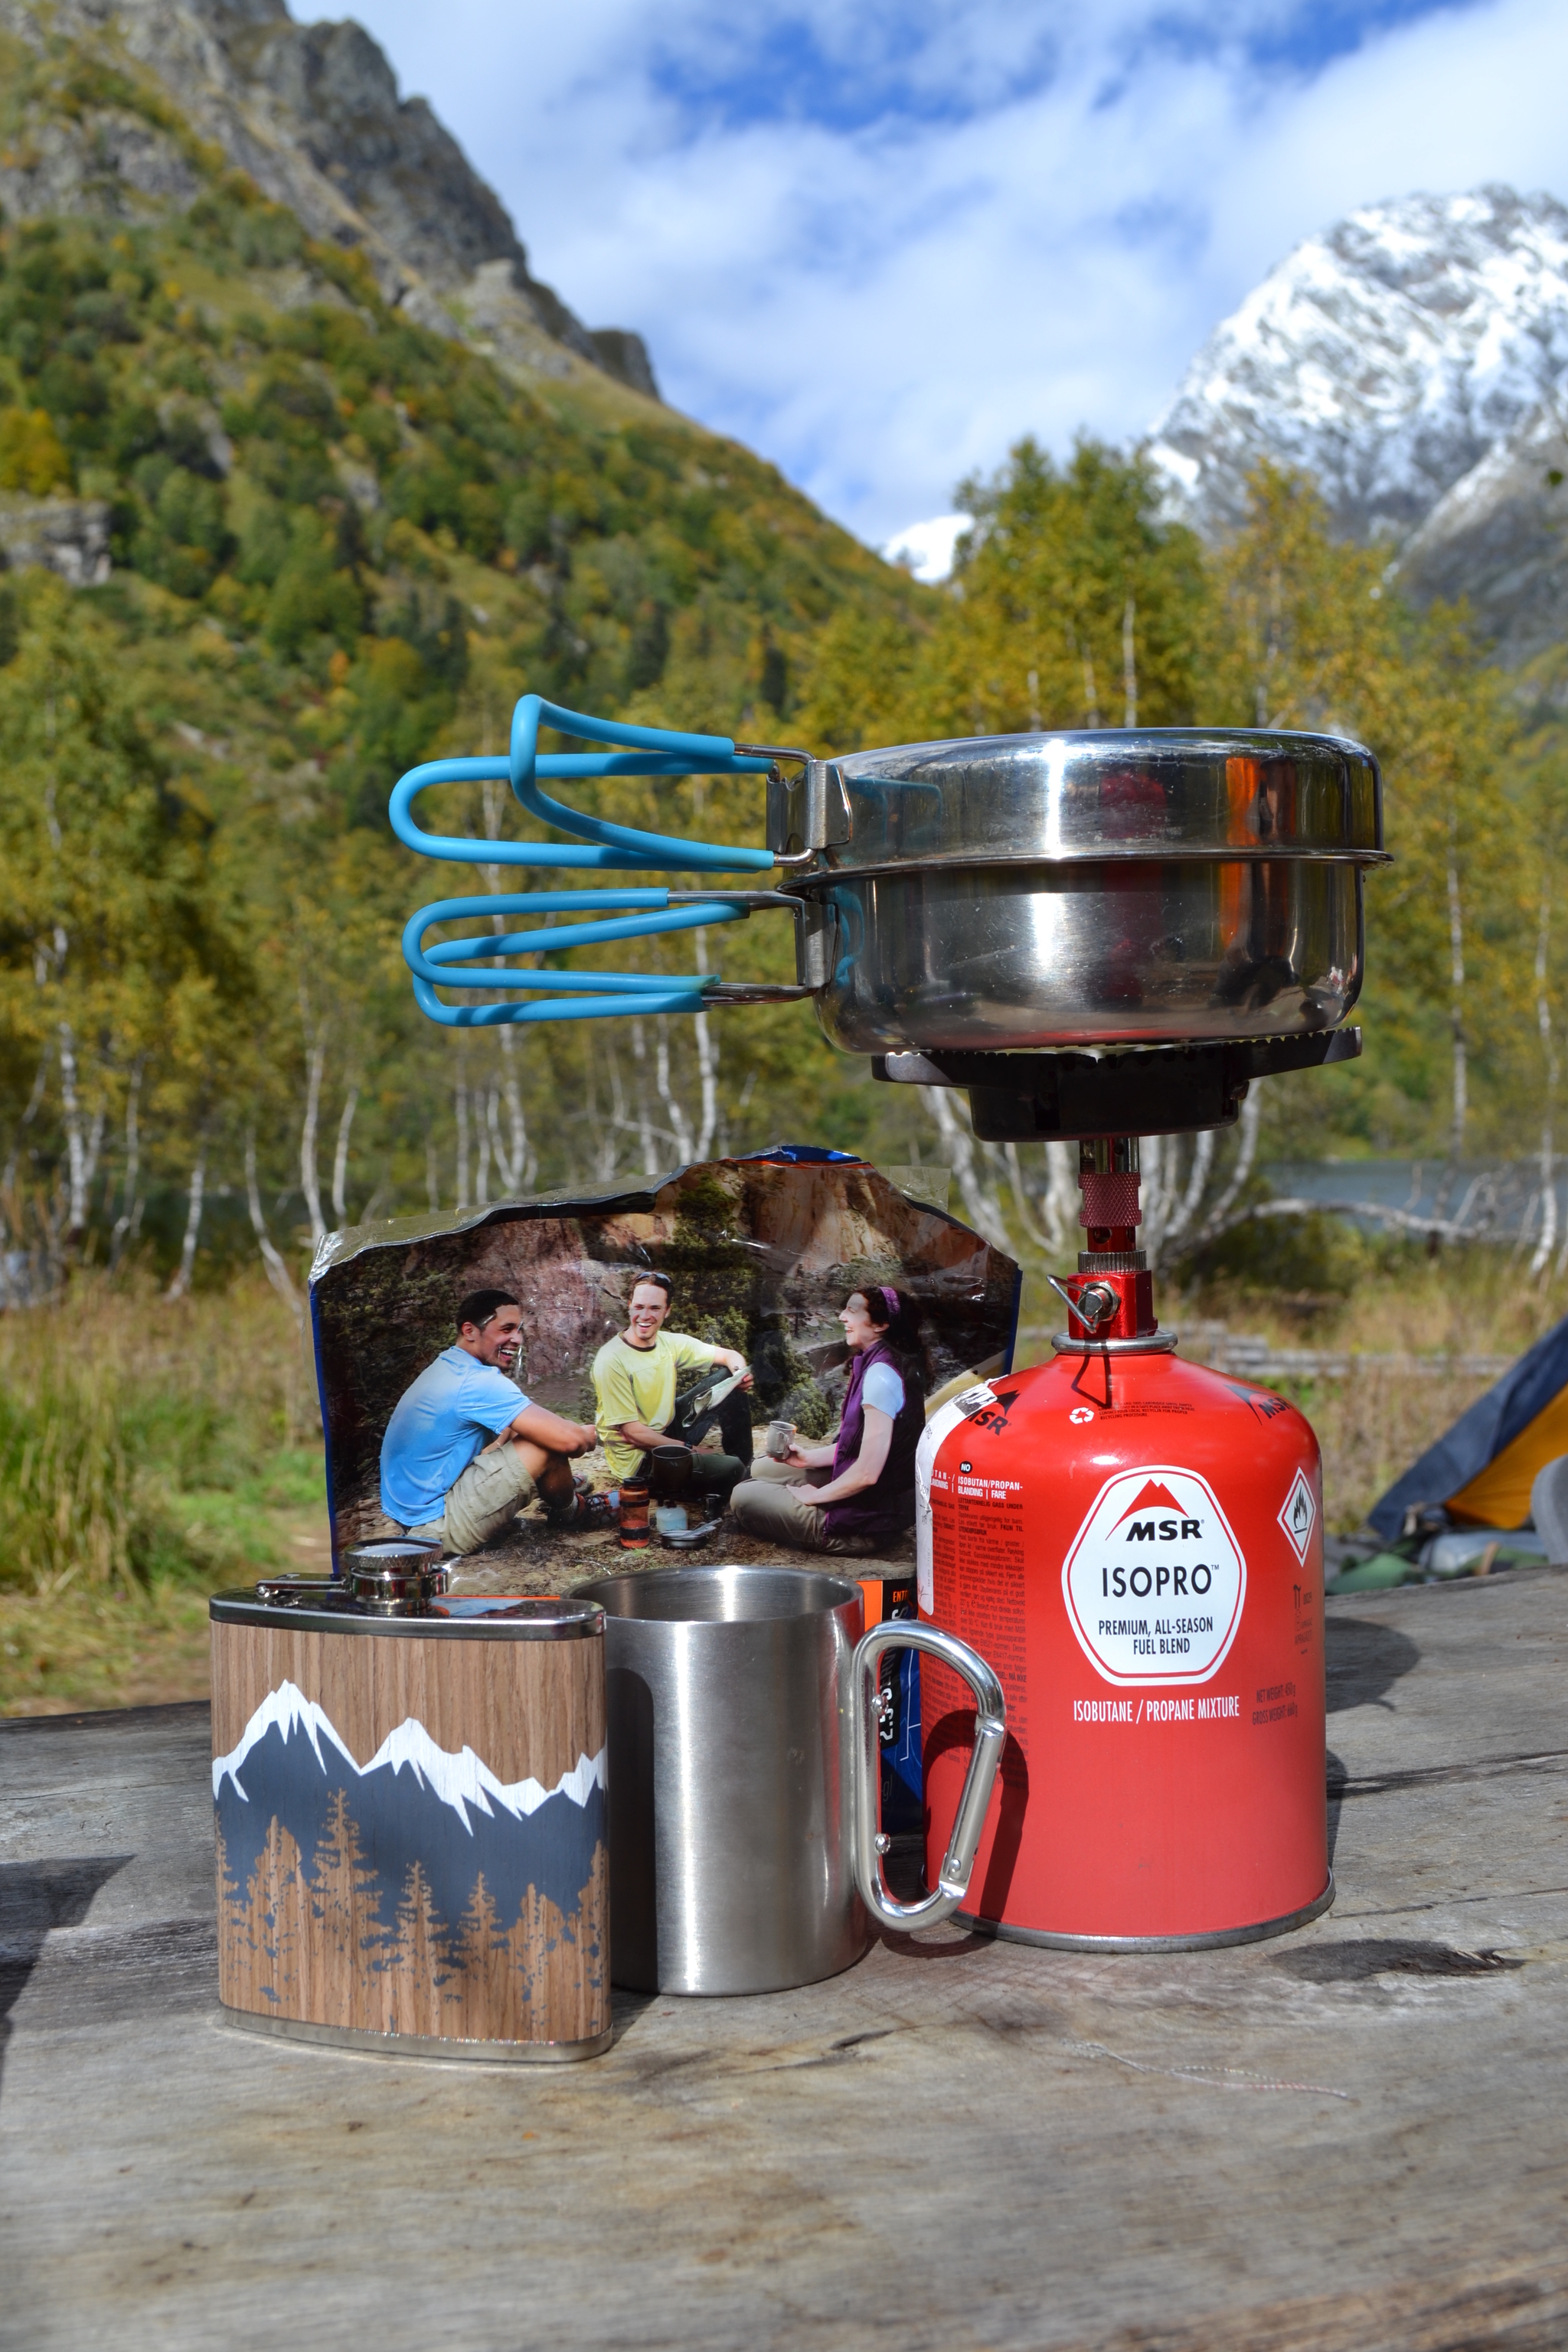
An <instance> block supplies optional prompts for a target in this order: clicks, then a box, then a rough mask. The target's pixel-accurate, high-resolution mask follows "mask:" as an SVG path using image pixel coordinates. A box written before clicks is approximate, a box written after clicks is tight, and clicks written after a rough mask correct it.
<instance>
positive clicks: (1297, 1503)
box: [1279, 1470, 1318, 1562]
mask: <svg viewBox="0 0 1568 2352" xmlns="http://www.w3.org/2000/svg"><path fill="white" fill-rule="evenodd" d="M1279 1524H1280V1526H1281V1527H1282V1528H1284V1530H1285V1538H1286V1541H1287V1542H1288V1543H1289V1547H1290V1549H1291V1550H1292V1551H1293V1552H1294V1553H1295V1555H1296V1557H1297V1559H1299V1560H1301V1561H1302V1562H1305V1560H1306V1557H1307V1546H1308V1545H1309V1544H1310V1542H1311V1540H1312V1529H1313V1528H1315V1527H1316V1526H1317V1524H1318V1498H1317V1496H1315V1495H1314V1494H1313V1492H1312V1489H1311V1486H1310V1484H1309V1482H1308V1478H1307V1474H1306V1472H1305V1471H1304V1470H1298V1471H1297V1473H1296V1475H1295V1476H1294V1478H1292V1479H1291V1481H1290V1491H1289V1494H1288V1495H1287V1496H1286V1497H1285V1500H1284V1501H1283V1502H1282V1503H1281V1504H1280V1506H1279Z"/></svg>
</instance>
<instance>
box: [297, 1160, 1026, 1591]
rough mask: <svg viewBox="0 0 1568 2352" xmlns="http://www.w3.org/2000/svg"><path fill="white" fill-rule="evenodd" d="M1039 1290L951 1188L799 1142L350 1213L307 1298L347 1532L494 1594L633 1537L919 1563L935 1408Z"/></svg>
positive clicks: (702, 1551) (1006, 1355) (640, 1541)
mask: <svg viewBox="0 0 1568 2352" xmlns="http://www.w3.org/2000/svg"><path fill="white" fill-rule="evenodd" d="M904 1173H905V1171H900V1175H903V1174H904ZM911 1174H912V1171H911ZM906 1181H910V1180H909V1179H906ZM916 1181H918V1180H916ZM1017 1293H1018V1270H1017V1268H1016V1265H1015V1264H1014V1262H1013V1261H1012V1259H1011V1258H1009V1257H1007V1256H1005V1255H1004V1254H1003V1253H1002V1252H1001V1251H999V1250H997V1249H995V1248H994V1247H993V1246H992V1245H991V1244H989V1243H987V1242H986V1241H985V1240H984V1238H983V1237H982V1236H981V1235H980V1234H976V1233H974V1232H973V1231H972V1230H971V1228H970V1227H968V1226H967V1225H964V1224H963V1223H961V1222H960V1221H959V1220H958V1219H956V1218H955V1217H952V1216H950V1215H949V1214H948V1213H947V1212H946V1210H945V1208H943V1207H942V1206H939V1205H938V1204H937V1203H936V1202H935V1201H933V1200H931V1199H928V1198H921V1197H918V1195H917V1194H916V1192H914V1190H913V1189H912V1187H911V1189H909V1190H906V1189H902V1188H901V1187H900V1184H898V1183H895V1182H894V1181H891V1180H890V1179H889V1176H887V1175H885V1174H883V1173H881V1172H880V1171H878V1170H877V1169H875V1168H873V1167H872V1166H870V1165H869V1164H868V1163H867V1162H865V1161H862V1160H854V1159H851V1158H847V1157H846V1156H843V1155H838V1154H831V1153H827V1152H824V1151H816V1150H805V1148H800V1149H793V1148H790V1147H784V1146H781V1147H778V1148H777V1149H776V1150H774V1151H773V1152H772V1153H768V1154H763V1155H759V1156H757V1157H755V1158H750V1159H743V1160H714V1161H709V1162H705V1163H703V1164H701V1165H700V1166H695V1167H687V1168H682V1169H679V1170H676V1171H671V1173H669V1174H668V1176H653V1177H650V1178H647V1179H646V1180H644V1181H642V1182H641V1183H639V1184H637V1185H636V1186H635V1187H634V1186H630V1185H626V1184H623V1185H621V1186H618V1187H617V1188H616V1189H615V1190H614V1191H613V1192H604V1193H598V1194H595V1193H591V1192H590V1193H582V1192H579V1193H577V1194H574V1195H572V1196H566V1195H561V1194H557V1195H552V1196H546V1197H543V1198H540V1199H536V1200H532V1201H514V1202H504V1203H502V1204H500V1205H499V1206H494V1207H491V1208H489V1209H485V1210H481V1211H479V1212H477V1213H473V1214H470V1215H467V1216H464V1217H463V1218H461V1219H456V1218H446V1219H439V1218H427V1219H423V1220H414V1219H409V1220H405V1221H403V1222H402V1223H399V1224H396V1225H387V1224H383V1225H376V1226H369V1227H362V1228H360V1229H359V1230H358V1231H357V1232H350V1233H347V1234H339V1235H333V1236H331V1239H330V1240H329V1242H328V1244H326V1246H325V1248H324V1249H323V1252H322V1254H321V1258H320V1259H319V1260H318V1264H317V1266H316V1269H315V1272H314V1275H313V1277H312V1282H311V1320H312V1328H313V1334H314V1342H315V1350H316V1363H317V1371H318V1377H319V1380H320V1383H321V1418H322V1423H323V1426H324V1428H325V1430H326V1433H327V1458H328V1484H329V1496H330V1507H331V1525H332V1540H333V1549H334V1554H335V1555H336V1556H340V1557H341V1555H342V1552H343V1551H344V1550H345V1549H350V1548H352V1547H353V1546H355V1545H359V1544H364V1543H372V1542H377V1541H383V1542H384V1541H388V1540H394V1539H396V1538H402V1537H413V1538H416V1539H418V1540H420V1541H423V1542H427V1543H429V1544H431V1545H434V1546H438V1547H439V1549H440V1551H441V1553H442V1555H443V1556H444V1557H445V1558H446V1559H448V1560H449V1561H450V1562H451V1563H452V1578H453V1589H454V1591H470V1592H486V1591H491V1592H500V1591H516V1592H529V1591H557V1590H559V1589H560V1587H561V1585H562V1584H563V1581H566V1580H569V1579H570V1578H571V1577H573V1576H583V1575H588V1574H592V1573H594V1572H595V1570H599V1569H612V1568H619V1567H623V1566H628V1565H631V1566H635V1565H636V1564H637V1560H636V1558H635V1555H637V1554H638V1553H644V1554H646V1555H647V1565H648V1566H655V1565H658V1566H669V1565H671V1564H673V1562H674V1561H675V1559H678V1558H679V1557H680V1556H681V1555H683V1554H689V1555H690V1556H692V1557H693V1558H695V1559H705V1560H717V1559H741V1560H744V1559H781V1558H804V1557H807V1556H811V1555H817V1556H820V1557H822V1558H824V1559H858V1560H868V1561H871V1562H872V1563H878V1562H881V1563H885V1564H888V1565H889V1566H890V1567H891V1568H893V1569H894V1570H896V1569H897V1568H898V1567H899V1566H900V1564H902V1563H904V1562H906V1561H907V1560H908V1559H911V1558H912V1528H913V1523H914V1454H915V1447H916V1445H917V1444H918V1443H919V1439H920V1435H921V1430H922V1429H923V1427H924V1425H925V1419H926V1415H927V1413H928V1412H930V1411H931V1409H932V1407H933V1405H934V1404H936V1403H939V1402H942V1399H943V1398H944V1397H945V1396H946V1395H947V1394H949V1393H951V1392H952V1390H953V1389H954V1388H955V1387H956V1386H959V1385H962V1384H963V1382H964V1381H967V1380H973V1379H974V1378H977V1377H984V1376H986V1375H988V1374H990V1373H993V1372H1000V1371H1004V1370H1007V1369H1008V1368H1009V1366H1010V1364H1011V1360H1012V1349H1013V1340H1014V1332H1015V1327H1016V1314H1017Z"/></svg>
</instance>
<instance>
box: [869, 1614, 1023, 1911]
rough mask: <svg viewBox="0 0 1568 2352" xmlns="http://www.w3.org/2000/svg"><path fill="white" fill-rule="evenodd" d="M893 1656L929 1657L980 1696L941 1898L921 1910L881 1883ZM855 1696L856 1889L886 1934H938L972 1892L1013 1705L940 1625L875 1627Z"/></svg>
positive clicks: (941, 1875) (979, 1660)
mask: <svg viewBox="0 0 1568 2352" xmlns="http://www.w3.org/2000/svg"><path fill="white" fill-rule="evenodd" d="M889 1650H924V1651H926V1652H928V1653H929V1654H930V1655H931V1656H932V1657H934V1658H940V1659H941V1660H942V1664H943V1665H944V1666H950V1667H951V1668H952V1672H953V1673H954V1674H955V1675H962V1676H963V1679H964V1681H965V1682H966V1683H967V1684H968V1685H969V1687H970V1689H971V1690H972V1691H973V1693H974V1705H975V1722H974V1752H973V1755H972V1756H971V1757H970V1759H969V1770H968V1773H967V1774H966V1775H965V1778H964V1782H963V1795H962V1796H961V1797H960V1799H959V1801H958V1811H957V1812H956V1814H955V1815H954V1816H953V1823H952V1837H951V1839H950V1840H949V1842H948V1849H947V1853H946V1854H945V1855H944V1856H943V1859H942V1868H941V1870H940V1871H939V1872H938V1873H937V1883H936V1891H935V1892H934V1894H931V1895H924V1896H922V1897H921V1901H920V1902H918V1903H900V1902H899V1901H898V1899H897V1898H896V1896H894V1895H889V1892H888V1888H887V1885H886V1883H885V1881H884V1880H883V1877H882V1856H883V1854H885V1853H886V1852H887V1851H888V1841H887V1840H886V1839H885V1838H884V1837H883V1836H882V1835H881V1833H880V1832H879V1829H878V1827H877V1798H878V1792H879V1785H880V1780H881V1749H880V1742H879V1736H878V1735H879V1730H880V1725H881V1685H882V1671H881V1670H882V1659H883V1656H884V1654H886V1652H888V1651H889ZM851 1671H852V1675H853V1678H854V1689H855V1882H856V1885H858V1887H859V1889H860V1900H861V1901H862V1902H863V1903H864V1905H865V1906H866V1908H867V1910H868V1911H869V1913H870V1914H871V1916H872V1917H873V1918H874V1919H876V1920H879V1922H880V1923H881V1925H882V1926H883V1927H900V1928H903V1929H905V1930H906V1931H907V1930H908V1929H909V1928H910V1927H935V1926H937V1924H938V1923H939V1922H940V1921H941V1920H943V1919H946V1918H948V1917H949V1916H951V1915H952V1913H953V1912H954V1911H956V1910H957V1908H958V1906H959V1905H960V1904H961V1903H962V1902H963V1898H964V1896H965V1895H967V1894H968V1892H969V1879H970V1874H971V1872H972V1871H973V1868H974V1856H975V1854H976V1853H977V1851H978V1850H979V1845H980V1838H981V1832H983V1831H984V1827H985V1815H986V1812H987V1811H988V1809H989V1807H990V1803H991V1791H992V1790H993V1789H994V1786H995V1783H996V1772H997V1768H998V1766H999V1765H1000V1763H1001V1761H1002V1750H1003V1748H1004V1746H1005V1743H1006V1738H1007V1702H1006V1700H1005V1697H1004V1696H1003V1693H1002V1685H1001V1684H1000V1683H999V1682H998V1680H997V1678H996V1676H995V1675H994V1674H993V1672H992V1671H991V1668H990V1667H989V1666H988V1665H987V1664H986V1663H985V1661H984V1658H983V1657H981V1656H980V1655H979V1654H978V1652H976V1651H974V1650H972V1649H971V1648H970V1646H969V1644H968V1643H967V1642H961V1641H960V1640H959V1639H958V1637H957V1636H956V1634H953V1633H942V1632H941V1631H940V1630H939V1629H938V1628H937V1627H936V1626H935V1625H911V1624H910V1623H909V1622H908V1621H907V1620H906V1621H905V1622H899V1621H898V1620H896V1619H892V1620H889V1622H888V1623H887V1624H885V1625H873V1626H872V1628H871V1631H870V1632H869V1633H868V1634H866V1636H865V1637H864V1639H863V1640H862V1641H861V1642H860V1643H859V1645H858V1648H857V1650H856V1652H855V1660H854V1664H853V1667H852V1669H851Z"/></svg>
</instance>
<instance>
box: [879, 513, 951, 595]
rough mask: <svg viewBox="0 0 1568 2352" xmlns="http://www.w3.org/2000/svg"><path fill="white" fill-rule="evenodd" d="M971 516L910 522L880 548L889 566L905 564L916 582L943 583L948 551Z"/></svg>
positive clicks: (948, 563)
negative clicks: (941, 581) (890, 564)
mask: <svg viewBox="0 0 1568 2352" xmlns="http://www.w3.org/2000/svg"><path fill="white" fill-rule="evenodd" d="M972 521H973V516H972V515H966V514H944V515H932V516H931V518H930V519H929V520H927V521H925V522H911V523H910V524H908V525H907V526H906V528H905V529H904V530H900V531H895V532H894V534H893V536H892V538H891V539H889V541H887V542H886V544H885V545H884V547H883V549H882V553H883V554H884V555H885V556H886V557H887V559H888V561H889V563H907V564H908V565H909V567H910V571H911V572H913V573H914V575H915V578H916V579H917V580H926V581H930V582H931V583H932V584H933V585H934V584H935V583H936V582H937V581H939V580H945V579H946V578H947V575H948V573H949V572H951V571H952V551H953V549H954V548H955V547H956V546H957V544H958V541H959V535H960V533H961V532H963V531H966V530H968V529H969V526H970V524H971V522H972Z"/></svg>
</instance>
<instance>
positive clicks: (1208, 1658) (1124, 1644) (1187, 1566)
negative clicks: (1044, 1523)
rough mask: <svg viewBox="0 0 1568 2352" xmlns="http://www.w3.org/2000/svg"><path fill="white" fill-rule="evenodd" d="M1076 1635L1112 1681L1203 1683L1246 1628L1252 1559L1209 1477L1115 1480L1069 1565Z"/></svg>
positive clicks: (1149, 1473) (1141, 1475) (1125, 1474)
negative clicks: (1246, 1555)
mask: <svg viewBox="0 0 1568 2352" xmlns="http://www.w3.org/2000/svg"><path fill="white" fill-rule="evenodd" d="M1062 1594H1063V1598H1064V1600H1065V1601H1066V1602H1067V1609H1068V1619H1069V1621H1070V1622H1071V1625H1072V1629H1073V1632H1074V1633H1076V1634H1077V1636H1078V1639H1079V1642H1080V1643H1082V1645H1083V1648H1084V1650H1085V1652H1086V1653H1087V1654H1088V1655H1089V1658H1090V1660H1091V1661H1092V1663H1093V1664H1094V1667H1095V1670H1096V1672H1097V1673H1099V1674H1100V1675H1103V1676H1104V1678H1105V1680H1106V1681H1107V1682H1110V1683H1202V1682H1206V1681H1207V1680H1208V1678H1209V1676H1210V1675H1212V1674H1214V1673H1215V1670H1216V1669H1217V1667H1218V1666H1219V1664H1220V1663H1221V1661H1222V1660H1223V1659H1224V1657H1225V1655H1226V1652H1227V1650H1228V1649H1229V1648H1230V1645H1231V1643H1232V1642H1233V1641H1234V1640H1235V1638H1236V1630H1237V1626H1238V1625H1239V1624H1240V1622H1241V1612H1242V1608H1243V1605H1244V1603H1245V1601H1246V1598H1247V1562H1246V1560H1245V1559H1243V1557H1242V1552H1241V1547H1240V1545H1239V1544H1238V1543H1237V1539H1236V1537H1235V1535H1234V1533H1233V1532H1232V1529H1231V1528H1230V1525H1229V1523H1228V1521H1227V1520H1226V1516H1225V1513H1224V1511H1223V1510H1222V1509H1221V1507H1220V1504H1219V1499H1218V1497H1217V1496H1216V1495H1215V1491H1214V1489H1213V1487H1212V1486H1210V1485H1209V1483H1208V1481H1207V1479H1206V1478H1204V1477H1202V1476H1200V1475H1199V1474H1198V1473H1197V1472H1196V1471H1195V1470H1182V1469H1177V1468H1176V1467H1175V1466H1174V1465H1169V1466H1165V1465H1162V1466H1161V1467H1160V1468H1158V1469H1156V1468H1153V1467H1152V1466H1151V1467H1148V1468H1145V1469H1139V1470H1122V1471H1119V1472H1118V1473H1117V1475H1116V1476H1114V1477H1113V1478H1108V1479H1107V1480H1106V1483H1105V1485H1104V1486H1102V1487H1101V1488H1100V1493H1099V1494H1098V1495H1097V1496H1096V1497H1095V1500H1094V1504H1093V1507H1092V1508H1091V1509H1090V1511H1089V1516H1088V1517H1087V1518H1086V1519H1085V1520H1084V1523H1083V1525H1082V1527H1081V1528H1079V1532H1078V1535H1077V1537H1076V1538H1075V1540H1074V1542H1073V1545H1072V1549H1070V1551H1069V1552H1068V1556H1067V1559H1066V1561H1065V1563H1064V1565H1063V1568H1062Z"/></svg>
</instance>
